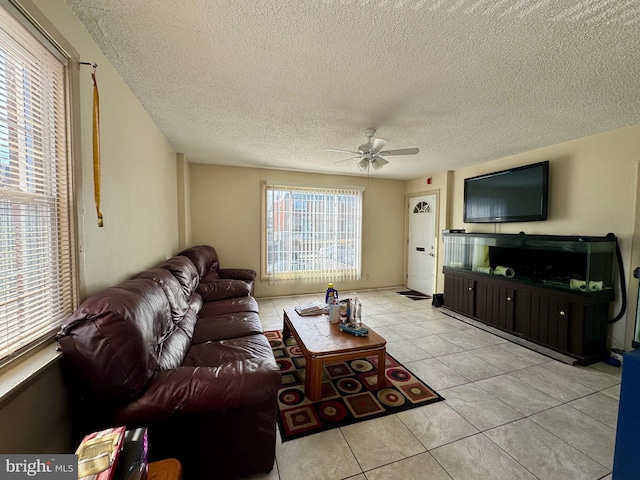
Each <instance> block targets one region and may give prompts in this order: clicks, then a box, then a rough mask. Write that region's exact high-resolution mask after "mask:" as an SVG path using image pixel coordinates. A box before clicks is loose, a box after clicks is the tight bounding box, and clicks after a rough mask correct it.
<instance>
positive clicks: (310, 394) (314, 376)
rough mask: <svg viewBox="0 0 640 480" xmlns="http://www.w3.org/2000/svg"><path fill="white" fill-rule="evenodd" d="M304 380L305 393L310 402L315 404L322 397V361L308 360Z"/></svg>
mask: <svg viewBox="0 0 640 480" xmlns="http://www.w3.org/2000/svg"><path fill="white" fill-rule="evenodd" d="M306 361H307V367H306V374H305V379H304V393H305V395H306V396H307V398H308V399H309V400H311V401H312V402H315V401H316V400H320V397H321V396H322V360H319V359H317V358H307V359H306Z"/></svg>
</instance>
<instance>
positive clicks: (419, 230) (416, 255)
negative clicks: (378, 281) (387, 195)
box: [407, 194, 437, 295]
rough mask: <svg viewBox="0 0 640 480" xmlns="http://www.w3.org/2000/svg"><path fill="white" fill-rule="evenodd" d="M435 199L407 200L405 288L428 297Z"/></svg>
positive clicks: (434, 233) (433, 246)
mask: <svg viewBox="0 0 640 480" xmlns="http://www.w3.org/2000/svg"><path fill="white" fill-rule="evenodd" d="M436 209H437V205H436V196H435V194H432V195H423V196H421V197H411V198H410V199H409V241H408V245H409V253H408V256H407V263H408V264H407V288H410V289H411V290H415V291H416V292H420V293H424V294H426V295H432V294H433V293H434V292H433V287H434V278H435V276H434V273H435V263H436V262H435V260H436V256H435V254H436V252H435V244H436V236H435V235H436V211H437V210H436Z"/></svg>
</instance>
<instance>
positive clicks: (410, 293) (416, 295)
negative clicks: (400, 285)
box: [397, 290, 431, 300]
mask: <svg viewBox="0 0 640 480" xmlns="http://www.w3.org/2000/svg"><path fill="white" fill-rule="evenodd" d="M397 293H399V294H400V295H404V296H405V297H408V298H410V299H411V300H428V299H429V298H431V295H425V294H424V293H420V292H416V291H415V290H403V291H402V292H397Z"/></svg>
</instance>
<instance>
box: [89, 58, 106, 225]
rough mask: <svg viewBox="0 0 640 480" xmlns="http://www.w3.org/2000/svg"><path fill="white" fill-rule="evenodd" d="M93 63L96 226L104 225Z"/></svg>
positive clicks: (97, 111)
mask: <svg viewBox="0 0 640 480" xmlns="http://www.w3.org/2000/svg"><path fill="white" fill-rule="evenodd" d="M97 66H98V65H96V64H94V65H93V73H92V74H91V79H92V80H93V192H94V198H95V201H96V213H97V214H98V227H102V226H104V221H103V219H102V212H101V211H100V95H99V94H98V83H97V82H96V67H97Z"/></svg>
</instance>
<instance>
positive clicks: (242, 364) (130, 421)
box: [57, 246, 281, 480]
mask: <svg viewBox="0 0 640 480" xmlns="http://www.w3.org/2000/svg"><path fill="white" fill-rule="evenodd" d="M255 275H256V274H255V271H253V270H244V269H220V268H219V262H218V257H217V255H216V252H215V250H214V249H213V248H212V247H209V246H196V247H192V248H190V249H187V250H185V251H183V252H180V253H179V254H178V255H177V256H175V257H173V258H170V259H168V260H167V261H165V262H163V263H161V264H160V265H158V266H157V267H155V268H151V269H149V270H146V271H144V272H141V273H140V274H138V275H136V276H135V277H134V278H132V279H130V280H126V281H124V282H122V283H121V284H119V285H116V286H114V287H111V288H107V289H106V290H103V291H101V292H99V293H96V294H94V295H92V296H91V297H89V298H88V299H87V300H86V301H85V302H83V303H82V305H80V307H79V308H78V309H77V311H76V312H74V313H73V314H72V315H71V316H70V317H69V318H68V319H67V321H66V322H65V324H64V325H63V326H62V328H61V330H60V332H59V333H58V336H57V339H58V342H59V345H60V348H61V350H62V352H63V361H64V364H65V366H67V367H68V368H67V370H68V371H69V373H70V377H71V379H72V383H73V385H74V388H75V389H76V391H78V392H80V393H81V396H82V402H81V405H82V406H83V407H84V410H85V411H86V413H87V415H86V417H87V418H88V419H89V420H90V423H87V422H85V425H91V428H92V429H99V428H105V427H107V426H113V425H126V426H127V428H134V427H139V426H144V427H147V428H148V432H149V458H150V461H153V460H159V459H162V458H177V459H179V460H180V461H181V462H182V464H183V469H184V477H183V478H185V479H186V480H190V479H207V478H235V477H238V476H242V475H246V474H250V473H257V472H269V471H270V470H271V469H272V467H273V464H274V460H275V435H276V415H277V407H276V394H277V390H278V388H279V386H280V381H281V377H280V370H279V368H278V365H277V364H276V362H275V359H274V356H273V353H272V350H271V347H270V345H269V342H268V341H267V339H266V337H265V336H264V335H263V330H262V324H261V322H260V318H259V316H258V304H257V302H256V300H255V299H254V298H253V296H252V293H253V283H254V280H255ZM85 428H86V427H85ZM84 433H87V432H84Z"/></svg>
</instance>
